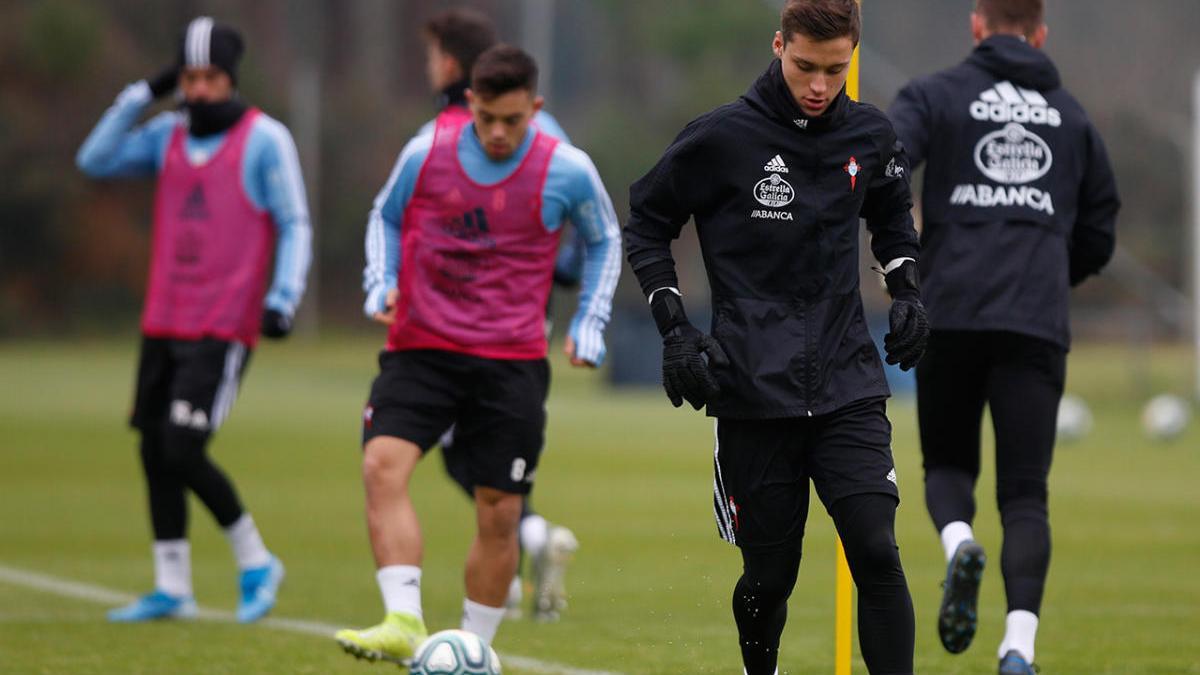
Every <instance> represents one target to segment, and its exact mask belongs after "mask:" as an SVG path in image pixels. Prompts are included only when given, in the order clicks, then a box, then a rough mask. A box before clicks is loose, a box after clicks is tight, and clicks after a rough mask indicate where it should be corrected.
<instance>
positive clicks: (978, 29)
mask: <svg viewBox="0 0 1200 675" xmlns="http://www.w3.org/2000/svg"><path fill="white" fill-rule="evenodd" d="M971 37H972V38H974V39H975V44H979V43H980V42H983V41H984V39H986V38H987V21H985V20H984V18H983V17H982V16H980V15H979V13H978V12H971Z"/></svg>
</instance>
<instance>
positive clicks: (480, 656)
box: [408, 630, 500, 675]
mask: <svg viewBox="0 0 1200 675" xmlns="http://www.w3.org/2000/svg"><path fill="white" fill-rule="evenodd" d="M408 672H409V674H410V675H499V674H500V657H498V656H496V652H495V651H494V650H492V648H491V647H489V646H488V644H487V643H486V642H484V641H483V638H481V637H479V636H478V635H476V634H474V633H468V632H467V631H465V630H444V631H441V632H438V633H434V634H433V635H430V636H429V638H428V639H426V640H425V641H424V642H422V643H421V646H420V647H419V648H418V649H417V653H416V655H414V656H413V660H412V665H410V666H409V667H408Z"/></svg>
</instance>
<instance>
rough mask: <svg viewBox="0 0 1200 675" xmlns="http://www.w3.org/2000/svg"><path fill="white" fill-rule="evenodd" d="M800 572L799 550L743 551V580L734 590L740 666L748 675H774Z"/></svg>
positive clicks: (734, 615)
mask: <svg viewBox="0 0 1200 675" xmlns="http://www.w3.org/2000/svg"><path fill="white" fill-rule="evenodd" d="M799 570H800V547H799V545H797V546H796V548H795V549H784V550H772V551H754V550H746V549H743V550H742V577H741V578H740V579H738V582H737V586H735V587H734V589H733V618H734V620H735V621H736V622H737V627H738V642H739V644H740V646H741V649H742V663H743V664H744V665H745V667H746V672H747V673H748V674H749V675H774V673H775V666H776V663H777V662H778V659H779V636H780V635H781V634H782V633H783V625H784V623H786V622H787V600H788V597H789V596H791V594H792V588H793V587H794V586H795V585H796V575H797V573H798V572H799Z"/></svg>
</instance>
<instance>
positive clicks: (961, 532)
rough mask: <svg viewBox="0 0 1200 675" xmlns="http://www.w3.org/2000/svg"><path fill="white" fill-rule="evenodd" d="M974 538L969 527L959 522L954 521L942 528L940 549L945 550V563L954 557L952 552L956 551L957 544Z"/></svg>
mask: <svg viewBox="0 0 1200 675" xmlns="http://www.w3.org/2000/svg"><path fill="white" fill-rule="evenodd" d="M974 538H975V533H974V532H972V531H971V526H970V525H968V524H967V523H964V522H963V521H961V520H956V521H954V522H953V523H950V524H949V525H947V526H945V527H943V528H942V548H944V549H945V550H946V562H950V559H951V558H953V557H954V552H955V551H957V550H958V545H959V544H961V543H963V542H964V541H970V540H973V539H974Z"/></svg>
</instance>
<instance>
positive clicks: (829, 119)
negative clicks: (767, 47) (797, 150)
mask: <svg viewBox="0 0 1200 675" xmlns="http://www.w3.org/2000/svg"><path fill="white" fill-rule="evenodd" d="M742 98H744V99H745V100H746V101H747V102H748V103H749V104H750V105H751V106H754V107H755V108H758V109H759V110H761V111H762V113H763V114H764V115H766V116H767V117H770V118H771V119H774V120H775V121H777V122H779V123H780V124H782V125H784V126H786V127H789V128H792V129H797V128H799V129H805V130H816V129H826V128H829V127H833V126H837V125H838V124H840V123H841V122H842V120H844V119H845V117H846V108H847V107H848V101H849V100H850V99H849V98H848V97H847V96H846V88H845V87H842V90H841V91H839V92H838V94H837V96H835V97H834V99H833V101H832V102H831V103H830V104H829V107H828V108H826V109H825V112H823V113H821V114H820V115H819V116H817V117H812V116H810V115H807V114H805V112H804V111H803V110H801V108H800V104H799V103H796V99H795V97H793V96H792V90H790V89H788V86H787V82H786V81H785V80H784V79H783V63H782V62H781V61H780V60H779V59H775V60H774V61H772V62H771V65H769V66H767V70H766V72H764V73H763V74H762V75H760V76H759V77H758V79H757V80H755V82H754V84H753V85H751V86H750V90H749V91H747V92H746V94H745V96H743V97H742Z"/></svg>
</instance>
